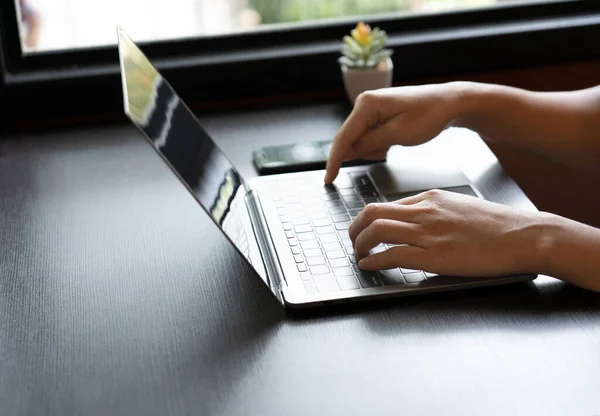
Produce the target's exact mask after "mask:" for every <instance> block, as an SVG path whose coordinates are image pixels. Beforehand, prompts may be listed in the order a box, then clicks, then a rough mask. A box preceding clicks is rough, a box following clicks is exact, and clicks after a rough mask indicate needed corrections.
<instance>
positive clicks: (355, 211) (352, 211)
mask: <svg viewBox="0 0 600 416" xmlns="http://www.w3.org/2000/svg"><path fill="white" fill-rule="evenodd" d="M361 211H362V208H354V209H348V213H349V214H350V216H351V217H352V218H354V217H356V216H357V215H358V214H360V212H361Z"/></svg>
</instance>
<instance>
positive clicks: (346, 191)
mask: <svg viewBox="0 0 600 416" xmlns="http://www.w3.org/2000/svg"><path fill="white" fill-rule="evenodd" d="M339 193H340V195H342V196H348V195H356V191H355V190H354V189H352V188H348V189H340V190H339Z"/></svg>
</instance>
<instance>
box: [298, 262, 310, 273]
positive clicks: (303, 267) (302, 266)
mask: <svg viewBox="0 0 600 416" xmlns="http://www.w3.org/2000/svg"><path fill="white" fill-rule="evenodd" d="M296 267H297V268H298V271H299V272H305V271H307V270H308V269H307V268H306V264H304V263H298V264H296Z"/></svg>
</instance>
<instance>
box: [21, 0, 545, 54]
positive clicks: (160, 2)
mask: <svg viewBox="0 0 600 416" xmlns="http://www.w3.org/2000/svg"><path fill="white" fill-rule="evenodd" d="M15 1H17V2H18V4H19V6H20V13H21V25H20V28H21V29H20V32H21V40H22V47H23V49H24V51H26V52H34V51H48V50H61V49H73V48H84V47H95V46H104V45H112V44H114V43H115V42H116V35H115V30H114V28H115V25H116V24H117V23H118V24H121V25H122V26H123V27H124V28H126V29H127V30H128V32H129V33H131V34H132V35H133V36H134V37H135V38H136V39H137V40H138V41H155V40H167V39H179V38H189V37H197V36H216V35H217V36H218V35H222V34H228V33H239V32H246V31H255V30H260V29H264V28H280V29H284V28H288V27H290V26H291V27H293V25H299V24H307V23H309V24H310V23H317V22H318V23H320V24H327V23H328V22H331V21H332V20H334V19H340V18H348V19H354V20H356V19H368V18H369V17H370V16H374V17H375V18H377V16H378V15H385V16H387V17H388V18H389V17H391V16H396V17H402V16H406V15H410V14H416V13H420V14H431V13H439V12H444V11H449V10H459V9H468V8H482V7H490V6H501V5H506V4H518V3H524V2H527V1H528V2H531V0H168V1H165V0H15ZM536 1H537V2H548V0H536Z"/></svg>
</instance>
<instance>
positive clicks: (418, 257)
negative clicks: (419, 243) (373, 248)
mask: <svg viewBox="0 0 600 416" xmlns="http://www.w3.org/2000/svg"><path fill="white" fill-rule="evenodd" d="M429 263H430V261H429V254H428V252H427V250H425V249H424V248H421V247H415V246H397V247H392V248H389V249H387V250H386V251H382V252H381V253H376V254H373V255H371V256H368V257H365V258H363V259H361V260H360V261H359V262H358V267H360V268H361V269H363V270H387V269H393V268H396V267H404V268H406V269H416V270H424V269H426V268H427V265H428V264H429Z"/></svg>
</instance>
